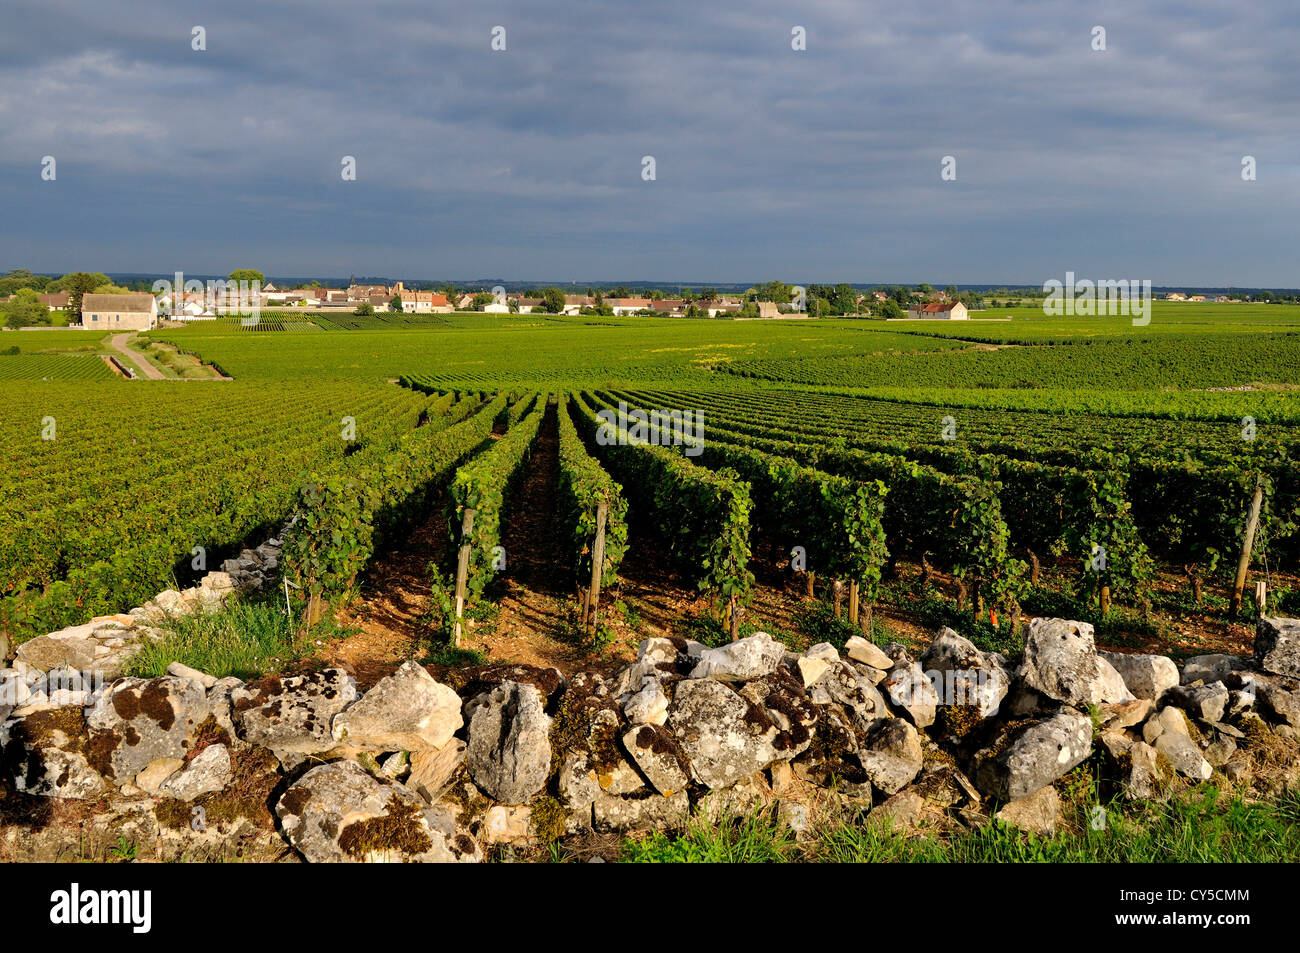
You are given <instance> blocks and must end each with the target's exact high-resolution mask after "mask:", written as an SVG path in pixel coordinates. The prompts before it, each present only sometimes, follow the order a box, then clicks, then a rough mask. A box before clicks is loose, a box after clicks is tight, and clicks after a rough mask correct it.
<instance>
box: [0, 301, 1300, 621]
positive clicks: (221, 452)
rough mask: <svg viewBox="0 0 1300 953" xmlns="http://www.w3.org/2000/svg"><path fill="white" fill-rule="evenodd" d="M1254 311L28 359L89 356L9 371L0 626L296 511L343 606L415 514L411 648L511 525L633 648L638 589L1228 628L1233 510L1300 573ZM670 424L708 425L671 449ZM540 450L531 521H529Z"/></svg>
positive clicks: (483, 581) (223, 344) (608, 322)
mask: <svg viewBox="0 0 1300 953" xmlns="http://www.w3.org/2000/svg"><path fill="white" fill-rule="evenodd" d="M1246 307H1247V306H1242V308H1234V309H1233V312H1234V313H1233V314H1232V315H1231V316H1230V317H1231V318H1233V319H1236V318H1240V322H1239V323H1236V324H1229V323H1226V322H1228V321H1229V316H1225V317H1224V318H1223V319H1222V321H1223V322H1225V323H1224V324H1222V326H1218V327H1216V326H1214V325H1213V323H1212V322H1211V323H1205V322H1203V321H1200V319H1199V318H1198V322H1199V323H1190V324H1186V323H1180V322H1177V321H1166V322H1164V324H1161V323H1160V321H1159V320H1157V321H1155V322H1153V323H1152V325H1151V326H1150V327H1149V328H1133V327H1131V326H1130V325H1127V324H1126V325H1124V326H1123V327H1121V326H1120V325H1119V324H1118V323H1112V325H1109V326H1105V327H1101V321H1102V319H1096V320H1095V321H1093V322H1091V323H1089V322H1088V321H1086V320H1083V319H1079V320H1077V321H1076V322H1075V323H1074V324H1070V323H1069V322H1065V321H1060V320H1058V321H1053V322H1046V321H1042V320H1039V321H1035V320H1034V319H1032V318H1029V317H1027V316H1025V317H1021V316H1017V317H1014V318H1013V320H1012V321H1011V322H988V323H978V322H972V323H971V324H970V325H969V327H963V328H961V329H956V328H953V327H951V326H948V325H945V326H942V327H939V328H935V327H932V326H927V327H921V326H919V325H911V326H902V325H885V324H881V323H878V322H868V321H850V320H819V321H806V320H805V321H799V320H794V321H777V322H731V321H701V320H696V321H687V320H672V319H641V318H565V317H560V316H552V315H503V316H499V317H498V316H472V315H446V316H433V317H429V318H425V317H422V316H414V315H405V316H404V315H393V316H375V317H370V318H360V317H358V318H355V320H354V319H352V318H351V317H324V316H316V315H311V316H300V315H292V314H283V315H274V314H272V315H266V316H264V317H263V320H262V322H261V323H260V324H258V325H257V326H255V327H244V326H242V325H240V324H239V323H238V322H233V321H231V322H211V323H208V324H207V325H206V326H196V327H191V328H185V329H180V330H167V331H158V332H155V333H154V334H153V335H151V337H152V338H153V339H155V340H160V341H164V342H166V343H168V344H170V345H172V346H174V347H176V348H177V349H179V350H181V351H184V352H186V353H192V354H195V355H197V356H199V358H200V359H201V360H203V361H205V362H210V363H211V364H213V365H215V366H217V367H220V368H221V369H222V370H223V371H224V372H225V373H226V374H228V375H229V376H231V377H232V378H234V379H233V380H231V381H228V382H222V383H220V384H219V385H214V386H211V387H208V386H204V387H202V389H197V388H195V387H177V386H175V385H167V384H163V383H161V382H145V381H130V382H128V381H122V380H110V379H108V378H109V377H111V372H109V371H108V370H107V368H106V367H105V366H104V364H103V362H102V361H101V360H100V359H99V357H97V356H96V355H94V354H85V355H73V354H57V355H40V354H37V355H32V359H33V360H34V359H35V358H38V357H39V358H45V359H48V360H50V361H56V360H57V362H66V361H82V362H84V363H85V366H86V367H92V366H95V367H97V369H98V371H102V372H103V373H102V374H99V373H96V374H94V375H91V374H87V375H86V376H85V379H82V378H81V377H79V376H78V375H76V374H74V373H72V372H71V371H70V370H64V371H63V372H62V373H60V374H53V373H52V374H49V375H46V376H48V377H50V378H56V377H57V378H61V379H57V380H55V379H43V377H35V378H33V379H32V380H33V381H34V382H33V383H30V384H28V383H18V382H17V381H15V376H18V377H19V378H20V379H22V380H24V381H25V380H26V379H27V377H28V375H27V374H26V373H24V374H22V375H9V376H8V377H6V372H5V363H4V362H5V361H7V360H13V359H14V358H13V357H4V356H0V396H3V398H4V400H3V404H2V405H0V446H2V447H3V448H4V453H5V460H6V467H5V473H4V477H3V479H4V482H5V493H4V496H3V499H2V500H0V593H3V598H2V601H0V613H2V614H3V615H2V617H0V618H2V620H3V625H4V627H5V629H6V630H7V631H8V632H9V633H10V635H11V636H12V637H13V638H14V639H15V640H17V641H21V640H23V639H25V638H29V637H31V636H32V635H35V634H39V633H41V632H45V631H49V630H51V629H55V628H58V627H60V626H63V625H69V624H74V623H78V622H81V621H84V620H85V619H88V618H90V617H91V616H94V615H102V614H107V613H112V612H119V611H123V610H125V609H127V608H129V607H131V606H133V605H138V604H139V603H140V602H141V601H143V600H144V599H146V598H148V597H149V596H150V595H151V594H153V593H154V592H156V591H158V589H160V588H163V587H166V586H168V585H171V584H173V583H175V584H178V585H180V584H184V583H186V582H187V581H188V580H190V579H193V578H195V577H196V576H197V575H200V574H201V572H202V571H203V570H205V569H210V568H215V566H216V565H218V564H219V563H220V561H221V560H222V559H223V558H225V557H226V556H228V555H231V554H234V553H236V552H238V551H239V549H240V548H241V547H242V546H245V545H255V544H256V543H257V542H258V541H259V540H260V539H262V538H265V537H266V536H268V535H271V534H272V533H274V532H275V531H276V529H277V528H278V527H280V526H281V525H283V524H284V522H285V521H286V520H287V519H288V518H289V517H290V516H291V515H293V514H297V515H298V516H299V521H298V523H297V524H296V527H295V530H294V532H293V534H292V535H291V537H290V538H289V539H288V541H287V543H286V549H285V553H284V567H283V568H284V572H285V577H286V579H288V580H289V581H290V582H292V583H293V585H294V586H296V587H298V589H297V593H298V595H297V598H298V599H300V600H313V599H314V600H316V601H317V603H318V604H319V603H323V602H330V603H332V604H333V605H335V606H339V607H341V606H344V605H346V604H348V603H349V602H351V601H354V600H356V599H357V598H358V597H360V598H361V599H363V600H364V599H365V598H367V595H366V593H367V587H368V585H369V583H368V581H367V580H368V579H370V578H371V574H372V572H373V570H374V569H375V567H376V565H377V564H378V563H379V562H380V561H382V560H384V559H385V558H387V554H390V553H393V552H394V551H401V550H402V549H403V547H406V546H409V545H410V543H409V540H410V539H411V538H412V537H413V535H415V534H416V532H417V530H418V529H419V528H420V527H426V526H436V527H438V530H437V532H438V534H440V540H441V541H440V542H439V543H438V545H437V546H436V547H435V551H434V552H432V555H431V560H430V562H429V565H428V566H427V568H426V569H424V570H423V578H422V580H421V582H420V586H421V587H422V589H423V591H424V593H425V596H424V600H425V604H424V607H423V609H422V610H421V612H420V614H419V627H421V629H422V631H423V632H424V633H425V635H426V637H427V638H429V639H432V640H434V641H437V640H438V639H444V640H451V641H455V640H456V639H457V638H458V637H460V636H461V635H462V634H468V632H469V629H468V627H467V626H465V625H463V623H464V620H466V619H467V618H478V617H483V615H484V613H485V612H486V611H487V609H486V607H490V606H492V605H494V603H495V600H497V599H499V598H500V596H501V594H502V592H503V590H502V582H503V580H505V581H507V582H508V581H509V580H510V579H511V578H512V576H511V569H510V566H511V565H512V559H513V558H514V555H515V554H512V553H511V552H509V551H508V547H506V546H505V544H504V541H505V540H506V538H507V536H508V535H510V534H509V533H508V530H510V529H511V528H512V527H514V529H515V532H514V535H513V538H515V539H527V538H528V533H531V534H533V536H534V537H536V534H538V533H543V532H544V533H546V534H548V536H549V538H550V539H551V540H552V541H553V540H558V541H559V544H558V545H557V546H556V548H555V550H554V551H555V552H556V553H557V554H558V555H557V556H556V557H555V559H556V560H557V561H558V564H557V565H555V566H553V567H551V568H552V576H553V579H552V582H551V584H550V588H551V590H553V593H554V594H556V598H558V599H559V600H561V601H564V602H567V604H568V606H569V609H568V610H566V611H568V612H569V618H570V623H568V625H569V626H570V627H571V628H572V629H573V630H574V631H577V632H580V633H586V638H587V639H589V640H593V641H592V644H603V642H606V641H608V640H609V639H610V638H614V637H615V636H616V635H617V634H618V633H620V632H621V633H623V634H624V635H625V636H626V637H627V638H632V637H634V636H637V635H644V634H645V632H647V631H649V630H648V629H645V628H644V625H645V623H644V620H643V621H642V623H641V625H642V627H641V628H638V622H637V618H636V617H637V616H638V615H639V614H640V613H639V611H638V609H637V606H636V604H635V600H634V599H632V597H631V596H630V595H628V594H629V593H633V592H639V591H641V590H643V589H644V588H645V587H646V586H648V585H650V583H649V582H647V581H646V580H653V584H654V585H664V586H672V587H676V590H677V591H679V592H680V593H681V597H680V600H679V602H678V607H679V608H682V612H683V614H684V615H688V616H691V617H692V618H696V619H699V620H704V623H707V624H708V625H713V626H715V627H716V628H717V631H718V632H719V634H720V636H721V637H725V636H726V635H727V634H728V632H729V633H730V634H731V635H735V634H738V633H739V632H740V631H741V629H742V628H743V627H746V626H748V627H751V628H752V626H754V625H758V624H763V625H766V626H767V627H768V628H769V629H771V628H779V627H781V626H782V625H788V624H790V623H789V620H788V618H787V617H786V616H781V618H780V619H774V618H772V617H770V612H771V611H773V610H772V609H771V607H772V605H773V604H774V603H782V604H785V605H791V606H798V605H800V604H804V603H807V602H808V600H810V599H811V600H814V601H816V602H820V601H821V600H824V602H821V604H822V605H824V606H825V611H826V614H827V615H828V617H830V618H833V619H834V625H839V626H847V627H858V628H861V629H862V630H863V631H865V632H868V633H871V632H873V631H875V630H873V626H875V627H877V628H879V627H885V629H884V631H886V632H887V631H888V628H887V627H888V626H889V625H890V624H891V623H896V622H899V621H900V620H902V621H903V622H905V621H906V620H908V619H911V620H913V622H914V623H915V624H916V625H917V626H920V625H921V624H922V623H924V624H930V623H933V622H934V621H935V620H936V619H957V618H964V619H965V620H967V622H968V625H969V626H974V627H976V631H978V632H980V633H983V634H984V637H986V638H987V639H989V640H992V641H993V642H996V643H998V644H1003V643H1005V642H1006V641H1008V640H1014V639H1015V637H1016V633H1017V631H1018V628H1019V622H1020V620H1021V618H1022V616H1025V615H1035V614H1060V613H1063V612H1067V611H1068V612H1069V613H1072V614H1071V616H1070V617H1072V618H1085V617H1087V618H1091V619H1095V620H1096V621H1098V623H1099V624H1102V625H1103V626H1109V628H1108V629H1107V631H1109V632H1111V633H1113V634H1114V636H1115V637H1116V638H1117V639H1121V640H1122V639H1124V638H1148V637H1151V636H1152V635H1153V634H1155V635H1159V634H1160V633H1161V632H1165V633H1168V632H1170V631H1172V630H1173V629H1175V628H1177V626H1178V624H1179V623H1180V620H1181V619H1183V618H1184V617H1188V616H1195V617H1197V618H1198V619H1199V620H1200V621H1199V622H1198V625H1200V626H1201V628H1202V629H1203V630H1204V629H1206V628H1207V627H1208V629H1209V630H1212V631H1211V635H1210V636H1206V638H1210V639H1211V640H1213V639H1218V640H1219V641H1218V642H1216V643H1214V644H1226V642H1225V641H1224V640H1230V639H1231V638H1232V637H1233V636H1232V635H1231V633H1232V627H1233V626H1239V625H1240V624H1241V622H1242V620H1243V619H1245V618H1246V614H1245V613H1244V610H1243V607H1242V606H1241V605H1240V602H1239V600H1237V599H1233V600H1231V601H1232V604H1231V605H1229V604H1228V602H1229V599H1228V596H1229V595H1231V593H1230V590H1231V589H1232V586H1233V583H1234V581H1235V579H1234V574H1235V571H1236V569H1237V565H1238V561H1239V557H1240V555H1241V553H1242V551H1243V541H1244V539H1245V538H1246V536H1247V535H1248V534H1247V533H1246V526H1247V524H1248V523H1249V522H1251V516H1252V511H1253V510H1256V509H1257V512H1256V513H1255V516H1256V520H1255V523H1256V524H1257V525H1256V527H1255V528H1254V530H1253V532H1252V533H1251V534H1249V535H1250V537H1251V546H1250V549H1249V552H1248V554H1247V564H1248V569H1249V571H1250V572H1251V573H1252V574H1253V576H1252V579H1253V578H1255V577H1258V578H1263V579H1267V580H1269V581H1270V583H1271V585H1272V586H1273V588H1274V590H1275V593H1276V598H1278V599H1289V598H1291V596H1290V594H1289V592H1288V589H1289V588H1290V587H1291V585H1292V581H1293V580H1294V578H1295V577H1294V573H1295V570H1296V561H1297V557H1300V477H1297V475H1296V469H1295V460H1296V457H1297V455H1298V454H1300V445H1298V443H1297V437H1296V434H1295V431H1294V430H1293V429H1292V428H1291V426H1289V425H1290V424H1291V423H1292V422H1293V421H1295V419H1296V414H1297V411H1298V404H1300V402H1298V401H1297V400H1296V398H1295V397H1294V396H1293V393H1292V390H1291V388H1292V387H1294V386H1295V384H1296V382H1297V381H1300V345H1298V344H1297V342H1300V337H1297V336H1296V332H1297V328H1298V327H1300V316H1298V315H1297V314H1296V312H1297V311H1300V309H1294V308H1290V309H1289V308H1284V307H1280V306H1273V307H1270V308H1269V309H1268V313H1267V314H1266V315H1261V314H1257V313H1255V311H1254V310H1249V311H1248V310H1244V309H1245V308H1246ZM1158 317H1159V316H1158ZM1099 329H1100V331H1099ZM1100 332H1104V333H1100ZM994 340H996V341H997V343H998V344H999V345H1000V344H1003V343H1007V344H1010V346H1006V347H1002V346H998V347H993V346H991V344H990V343H989V342H991V341H994ZM30 366H35V365H30ZM54 366H55V365H54V364H51V367H52V368H53V367H54ZM95 378H98V379H95ZM6 381H12V383H5V382H6ZM1215 388H1231V389H1232V390H1226V391H1220V390H1214V389H1215ZM1093 393H1096V394H1103V393H1104V394H1105V395H1106V396H1105V400H1104V401H1103V400H1100V399H1098V400H1093V399H1092V398H1091V397H1090V395H1091V394H1093ZM1106 401H1109V403H1107V402H1106ZM620 410H622V411H623V412H624V413H625V414H631V415H632V421H633V422H632V425H631V426H630V427H625V428H624V429H622V430H620V429H619V428H618V427H617V426H613V425H611V423H610V421H611V420H615V419H616V418H617V415H618V414H619V412H620ZM638 410H639V411H642V412H644V413H645V414H646V415H647V417H646V419H645V420H641V419H640V418H638V417H637V415H636V413H635V411H638ZM654 411H658V412H661V414H662V415H663V416H662V419H659V420H657V421H650V420H649V417H648V415H649V414H650V413H651V412H654ZM674 414H675V417H674ZM692 414H698V415H700V418H701V420H702V428H703V429H702V439H701V440H700V441H699V443H698V444H697V445H694V446H693V445H691V444H690V443H689V442H688V443H687V444H686V445H681V443H680V442H678V441H674V440H672V439H667V438H668V437H669V436H670V432H669V430H668V429H666V428H667V426H668V423H669V422H671V421H672V420H674V419H675V420H677V421H678V422H680V420H681V419H682V418H683V417H687V418H689V416H690V415H692ZM657 424H662V425H663V426H658V425H657ZM543 433H546V434H551V435H552V436H551V437H550V438H548V439H547V440H546V441H545V447H546V448H547V449H546V450H545V453H546V454H548V455H549V459H547V460H539V458H538V454H539V453H541V452H542V451H540V450H539V448H540V447H542V446H543V441H542V440H541V437H540V435H541V434H543ZM539 467H544V468H545V469H546V472H547V473H552V472H553V473H554V476H552V477H548V478H547V479H548V480H550V481H551V483H552V484H553V485H550V486H549V487H547V488H546V490H547V492H546V494H545V495H544V498H545V499H547V500H551V501H553V502H552V503H550V504H548V506H549V507H550V508H551V509H552V510H553V511H550V512H545V513H540V514H539V513H531V512H524V511H523V509H522V504H521V503H520V500H521V499H522V495H521V493H520V487H521V485H522V484H523V483H524V482H525V481H526V480H527V479H528V478H529V477H530V475H535V474H536V473H538V472H539V470H538V468H539ZM1257 496H1258V506H1257V507H1256V506H1255V500H1256V497H1257ZM526 520H527V521H530V522H529V524H528V525H529V526H530V527H532V526H533V523H534V522H535V523H536V525H537V527H539V528H530V529H529V530H528V533H523V532H522V531H521V529H520V527H521V526H522V525H523V521H526ZM531 542H532V543H536V542H537V540H536V538H534V539H532V540H531ZM549 551H550V550H549V549H548V552H549ZM597 561H598V564H597ZM625 585H626V591H625ZM602 591H605V592H607V593H610V595H607V596H604V597H602V596H601V592H602ZM629 600H632V601H629ZM647 604H648V603H647ZM765 613H766V614H769V616H768V617H765ZM1153 619H1154V621H1153ZM710 620H711V621H710ZM1162 620H1163V621H1162ZM704 623H700V624H704ZM693 624H695V623H693ZM602 626H605V628H602ZM609 626H614V627H615V629H617V632H615V630H614V629H611V628H609ZM1162 626H1163V628H1162ZM620 627H621V628H620ZM657 631H665V627H664V626H663V625H660V626H659V629H658V630H657ZM666 631H669V632H671V631H672V629H671V625H668V627H667V629H666ZM842 634H843V633H842V632H841V637H842Z"/></svg>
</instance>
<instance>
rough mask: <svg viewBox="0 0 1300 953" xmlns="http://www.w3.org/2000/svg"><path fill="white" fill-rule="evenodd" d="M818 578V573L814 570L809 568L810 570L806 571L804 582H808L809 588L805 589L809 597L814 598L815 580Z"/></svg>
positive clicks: (805, 593)
mask: <svg viewBox="0 0 1300 953" xmlns="http://www.w3.org/2000/svg"><path fill="white" fill-rule="evenodd" d="M816 578H817V574H816V573H815V572H813V571H812V570H809V571H808V572H806V573H804V582H805V583H806V584H807V588H805V589H804V595H806V596H807V597H808V598H809V599H811V598H813V582H814V581H815V580H816Z"/></svg>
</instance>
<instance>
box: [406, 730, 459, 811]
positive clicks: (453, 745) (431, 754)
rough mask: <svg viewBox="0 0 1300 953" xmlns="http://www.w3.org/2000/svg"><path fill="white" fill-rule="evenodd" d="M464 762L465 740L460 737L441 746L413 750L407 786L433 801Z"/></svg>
mask: <svg viewBox="0 0 1300 953" xmlns="http://www.w3.org/2000/svg"><path fill="white" fill-rule="evenodd" d="M464 763H465V742H463V741H461V740H460V739H459V738H453V739H452V740H451V741H449V742H448V743H447V744H445V745H443V746H442V747H441V748H424V749H422V750H420V751H416V752H413V753H412V754H411V771H410V773H409V774H408V775H407V777H406V786H407V787H408V788H410V789H411V790H412V791H414V792H415V793H416V794H418V795H420V797H422V798H424V799H425V800H426V801H428V802H429V803H433V802H434V801H436V800H437V799H438V795H439V794H441V793H442V789H443V788H444V787H446V786H447V782H448V781H450V780H451V778H452V776H453V775H454V774H455V773H456V771H457V769H459V768H460V766H461V765H462V764H464Z"/></svg>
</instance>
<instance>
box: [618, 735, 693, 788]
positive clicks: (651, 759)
mask: <svg viewBox="0 0 1300 953" xmlns="http://www.w3.org/2000/svg"><path fill="white" fill-rule="evenodd" d="M623 747H624V748H625V749H626V750H627V753H628V754H629V755H630V756H631V758H632V760H633V761H635V762H636V766H637V767H638V768H640V769H641V773H642V774H644V775H645V776H646V779H647V780H648V781H649V782H650V784H651V785H652V786H653V787H654V789H655V790H656V791H658V792H659V793H660V794H663V795H670V794H672V793H673V792H674V791H683V790H685V789H686V785H687V783H688V779H687V777H686V771H685V769H684V768H683V767H682V765H681V760H680V752H679V749H678V747H677V741H676V739H674V738H673V734H672V732H671V731H669V730H668V729H667V728H663V727H659V726H657V725H641V726H639V727H636V728H633V729H632V730H631V731H629V732H628V733H627V734H625V735H624V736H623Z"/></svg>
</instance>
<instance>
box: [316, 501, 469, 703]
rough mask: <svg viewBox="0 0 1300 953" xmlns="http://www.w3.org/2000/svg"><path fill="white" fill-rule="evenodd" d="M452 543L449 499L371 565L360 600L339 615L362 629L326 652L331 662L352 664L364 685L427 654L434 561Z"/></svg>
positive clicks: (438, 505) (440, 557) (341, 619)
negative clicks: (428, 618)
mask: <svg viewBox="0 0 1300 953" xmlns="http://www.w3.org/2000/svg"><path fill="white" fill-rule="evenodd" d="M447 546H448V540H447V518H446V501H445V500H440V501H439V502H438V503H437V504H436V506H435V507H434V510H433V515H432V516H431V517H430V518H429V519H428V520H426V521H425V522H424V523H423V524H421V525H419V526H418V527H416V528H415V529H414V531H413V532H412V533H411V534H410V536H408V537H407V538H406V540H405V541H404V542H402V543H401V544H400V545H399V546H398V547H397V548H395V549H393V550H390V551H389V552H387V553H385V554H384V555H383V556H382V557H380V558H379V559H378V560H376V561H375V563H374V564H373V565H372V566H371V568H370V570H369V572H367V574H366V577H365V579H364V580H363V581H362V584H361V594H360V596H359V598H357V599H356V600H355V601H354V602H353V603H352V604H351V605H350V606H349V607H348V608H347V609H346V610H344V612H343V613H341V615H340V618H339V621H340V622H341V623H342V624H343V625H345V626H349V627H352V628H356V629H359V631H358V632H356V633H355V634H354V635H350V636H348V637H347V638H345V639H343V640H342V641H340V642H336V643H334V644H333V645H331V646H329V647H328V648H327V649H326V650H325V657H326V658H327V659H328V660H329V664H331V665H338V664H342V665H346V666H347V667H348V668H349V669H351V670H352V672H353V674H354V675H355V677H356V679H357V683H358V685H360V686H361V687H362V688H363V689H364V688H367V687H369V686H370V685H372V684H374V683H375V682H377V681H378V680H379V679H380V678H383V677H384V676H385V675H388V674H390V673H391V672H392V671H393V670H394V669H396V668H397V667H398V666H399V665H401V664H402V663H403V662H405V661H407V660H409V659H412V658H419V657H421V656H422V655H423V654H424V652H425V651H426V649H427V647H428V645H427V643H428V639H429V629H428V625H427V624H426V623H425V621H424V617H425V613H426V612H427V611H428V608H429V598H430V588H429V565H430V563H433V562H435V561H438V560H441V559H442V558H443V554H444V552H445V550H446V548H447Z"/></svg>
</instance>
